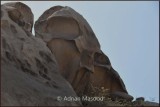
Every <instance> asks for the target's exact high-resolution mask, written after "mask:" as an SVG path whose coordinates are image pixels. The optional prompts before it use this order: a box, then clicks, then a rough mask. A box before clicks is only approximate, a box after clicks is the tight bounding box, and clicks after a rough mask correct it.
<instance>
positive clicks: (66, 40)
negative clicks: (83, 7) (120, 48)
mask: <svg viewBox="0 0 160 107" xmlns="http://www.w3.org/2000/svg"><path fill="white" fill-rule="evenodd" d="M35 35H36V37H39V38H42V39H43V40H44V41H45V42H46V44H47V46H48V48H49V49H50V50H51V51H52V53H53V54H54V55H55V58H56V60H57V62H58V67H59V69H60V72H61V74H62V75H63V77H65V79H66V80H68V81H69V82H70V83H71V85H72V86H73V88H74V90H75V91H76V93H77V94H78V95H79V96H81V95H84V94H87V93H90V92H91V89H90V88H89V86H90V84H91V85H92V86H93V87H99V88H101V87H104V88H107V89H109V90H110V93H112V94H116V95H120V96H121V97H124V98H126V99H129V100H132V99H133V97H132V96H129V95H128V93H127V90H126V88H125V85H124V83H123V81H122V79H121V78H120V76H119V75H118V73H117V72H116V71H115V70H114V69H113V68H112V66H111V63H110V61H109V58H108V57H107V56H106V55H104V54H103V52H102V51H101V49H100V44H99V42H98V40H97V38H96V36H95V34H94V32H93V30H92V29H91V27H90V26H89V24H88V23H87V21H86V20H85V19H84V18H83V17H82V16H81V15H80V14H78V13H77V12H76V11H74V10H73V9H72V8H70V7H62V6H56V7H52V8H50V9H48V10H46V11H45V12H44V13H43V14H42V15H41V16H40V18H39V19H38V20H37V21H36V23H35Z"/></svg>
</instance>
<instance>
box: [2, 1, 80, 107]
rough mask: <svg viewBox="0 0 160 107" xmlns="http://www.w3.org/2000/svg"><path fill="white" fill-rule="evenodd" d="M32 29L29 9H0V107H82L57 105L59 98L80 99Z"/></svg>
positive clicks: (14, 5) (15, 5)
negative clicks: (71, 97) (0, 106)
mask: <svg viewBox="0 0 160 107" xmlns="http://www.w3.org/2000/svg"><path fill="white" fill-rule="evenodd" d="M32 26H33V14H32V12H31V10H30V8H29V7H28V6H26V5H25V4H23V3H20V2H16V3H7V4H3V5H1V86H2V87H1V103H2V104H1V105H2V106H24V105H25V106H78V105H81V102H78V101H77V102H74V101H73V102H68V101H67V102H59V101H57V96H74V97H76V96H77V95H76V93H75V92H74V90H73V89H72V86H71V85H70V84H69V83H68V82H67V81H66V80H65V79H64V78H63V77H62V76H61V74H60V73H59V70H58V66H57V61H56V59H55V56H54V54H53V53H51V51H50V50H49V49H48V47H47V46H46V43H45V42H43V40H42V39H40V38H36V37H35V36H33V35H32V33H31V30H32Z"/></svg>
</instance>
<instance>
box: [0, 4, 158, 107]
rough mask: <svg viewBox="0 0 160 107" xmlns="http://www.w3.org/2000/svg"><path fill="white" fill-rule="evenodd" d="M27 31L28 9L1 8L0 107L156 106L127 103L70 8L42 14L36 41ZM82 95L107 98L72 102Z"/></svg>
mask: <svg viewBox="0 0 160 107" xmlns="http://www.w3.org/2000/svg"><path fill="white" fill-rule="evenodd" d="M32 27H33V13H32V11H31V9H30V8H29V7H28V6H26V5H25V4H23V3H20V2H11V3H6V4H3V5H1V105H2V106H82V104H83V105H84V106H85V105H98V106H115V105H117V106H121V105H122V106H127V105H129V106H132V105H136V106H137V105H142V106H146V105H150V106H152V105H155V106H157V105H158V104H157V103H153V102H147V101H144V98H138V99H137V100H136V101H134V102H132V100H133V97H132V96H130V95H129V94H128V92H127V90H126V87H125V84H124V83H123V81H122V79H121V77H120V76H119V74H118V73H117V72H116V71H115V70H114V69H113V67H112V65H111V62H110V60H109V58H108V57H107V56H106V55H105V54H104V53H103V52H102V50H101V48H100V44H99V42H98V40H97V38H96V36H95V34H94V32H93V30H92V28H91V27H90V26H89V24H88V23H87V21H86V20H85V19H84V18H83V17H82V16H81V15H80V14H79V13H77V12H76V11H75V10H73V9H72V8H70V7H62V6H55V7H52V8H50V9H48V10H46V11H45V12H44V13H43V14H42V15H41V16H40V17H39V19H38V20H37V21H36V23H35V28H34V29H35V36H34V35H33V34H32ZM83 95H90V96H91V97H92V96H105V97H106V98H105V100H104V101H103V102H90V101H89V102H85V101H84V102H83V101H82V100H75V99H76V98H80V97H81V96H83ZM65 97H66V98H69V99H68V100H67V99H66V100H63V98H65ZM74 98H75V99H74ZM117 98H118V100H117ZM73 99H74V100H73ZM119 99H120V100H119ZM69 100H70V101H69ZM119 101H120V103H117V102H119ZM126 101H127V102H126ZM122 103H123V104H122Z"/></svg>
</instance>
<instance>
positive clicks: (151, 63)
mask: <svg viewBox="0 0 160 107" xmlns="http://www.w3.org/2000/svg"><path fill="white" fill-rule="evenodd" d="M5 2H6V1H1V3H2V4H3V3H5ZM23 3H25V4H26V5H28V6H29V7H30V8H31V10H32V12H33V14H34V20H35V21H36V20H37V19H38V18H39V16H40V15H42V13H43V12H44V11H46V10H47V9H49V8H50V7H53V6H56V5H61V6H70V7H71V8H73V9H74V10H76V11H77V12H79V13H80V14H81V15H82V16H83V17H84V18H85V19H86V20H87V21H88V23H89V24H90V26H91V27H92V29H93V31H94V33H95V34H96V37H97V39H98V40H99V42H100V45H101V50H102V51H103V52H104V53H105V54H106V55H107V56H108V57H109V59H110V61H111V64H112V66H113V68H114V69H115V70H116V71H117V72H118V73H119V75H120V76H121V78H122V79H123V81H124V83H125V85H126V88H127V90H128V93H129V94H130V95H132V96H133V97H134V98H137V97H144V98H145V100H148V101H154V102H159V2H158V1H23Z"/></svg>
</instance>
